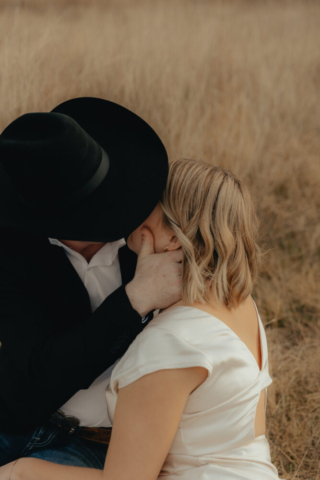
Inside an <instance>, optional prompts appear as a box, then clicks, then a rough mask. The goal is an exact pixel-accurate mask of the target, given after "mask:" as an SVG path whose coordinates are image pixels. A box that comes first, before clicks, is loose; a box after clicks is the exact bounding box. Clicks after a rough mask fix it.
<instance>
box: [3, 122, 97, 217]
mask: <svg viewBox="0 0 320 480" xmlns="http://www.w3.org/2000/svg"><path fill="white" fill-rule="evenodd" d="M101 157H102V150H101V147H100V146H99V144H98V143H97V142H96V141H95V140H94V139H93V138H92V137H90V136H89V135H88V134H87V133H86V132H85V131H84V130H83V129H82V128H81V127H80V125H79V124H78V123H77V122H76V121H75V120H73V119H72V118H71V117H69V116H67V115H64V114H61V113H28V114H25V115H22V116H21V117H19V118H18V119H16V120H15V121H14V122H12V123H11V124H10V125H9V126H8V127H7V128H6V129H5V130H4V131H3V133H2V134H1V136H0V165H1V168H2V170H3V171H4V172H5V174H6V176H7V178H8V179H9V181H10V183H11V184H12V185H13V186H14V187H15V189H16V191H17V192H18V194H19V197H20V198H21V200H22V201H23V203H25V204H26V205H28V206H33V207H35V208H37V207H39V208H46V207H49V208H52V207H54V205H55V204H56V203H58V204H62V203H63V201H64V200H65V199H67V198H68V197H69V196H70V194H73V193H74V192H76V191H77V190H79V189H81V187H83V185H85V184H86V183H87V182H88V180H89V179H90V178H91V177H92V176H93V175H94V174H95V172H96V171H97V169H98V168H99V165H100V162H101Z"/></svg>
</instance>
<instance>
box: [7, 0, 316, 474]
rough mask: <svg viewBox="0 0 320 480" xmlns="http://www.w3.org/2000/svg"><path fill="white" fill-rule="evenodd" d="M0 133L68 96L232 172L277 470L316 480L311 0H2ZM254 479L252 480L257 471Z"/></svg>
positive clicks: (179, 152) (179, 153)
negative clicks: (251, 211) (253, 244)
mask: <svg viewBox="0 0 320 480" xmlns="http://www.w3.org/2000/svg"><path fill="white" fill-rule="evenodd" d="M0 65H1V67H0V68H1V77H0V102H1V110H0V128H1V129H2V128H4V127H5V126H6V125H7V124H8V123H9V122H10V121H12V120H13V119H14V118H15V117H16V116H18V115H20V114H22V113H25V112H29V111H48V110H50V109H52V108H53V107H54V106H55V105H56V104H58V103H59V102H61V101H63V100H65V99H67V98H70V97H76V96H82V95H89V96H99V97H104V98H107V99H110V100H113V101H116V102H119V103H121V104H123V105H124V106H126V107H128V108H131V109H133V110H134V111H135V112H137V113H138V114H140V115H141V116H142V117H143V118H145V119H146V120H147V121H148V122H149V123H150V124H151V125H152V126H153V127H154V128H155V129H156V131H157V132H158V133H159V135H160V136H161V138H162V139H163V141H164V143H165V145H166V148H167V150H168V152H169V155H170V158H171V159H172V160H173V159H176V158H179V157H186V158H198V159H203V160H205V161H207V162H212V163H213V164H219V165H221V166H224V167H226V168H228V169H231V170H232V171H234V172H235V173H236V174H237V175H238V176H239V177H240V178H241V179H243V180H244V181H245V182H246V183H247V184H248V186H249V187H250V190H251V192H252V195H253V197H254V200H255V203H256V206H257V209H258V212H259V217H260V222H261V244H262V246H263V247H264V249H265V251H266V256H265V263H264V268H263V272H262V274H261V278H260V281H259V284H258V286H257V287H256V289H255V292H254V297H255V299H256V301H257V302H258V307H259V309H260V313H261V316H262V318H263V321H264V324H265V327H266V332H267V336H268V342H269V356H270V369H271V375H272V376H273V379H274V382H273V384H272V386H270V388H269V392H268V409H267V420H268V438H269V440H270V443H271V452H272V460H273V462H274V463H275V465H276V466H277V468H278V469H279V473H280V476H281V478H286V479H288V480H289V479H290V480H293V479H305V480H316V479H318V480H319V479H320V294H319V289H320V288H319V287H320V2H318V1H309V0H296V1H286V0H283V1H282V0H277V1H272V0H270V1H269V0H265V1H263V0H239V1H237V0H221V1H215V0H207V1H206V0H162V1H160V0H158V1H151V0H150V1H142V0H141V1H140V0H113V1H107V0H106V1H103V0H101V1H94V0H87V1H82V2H81V1H77V0H74V1H68V0H55V1H54V0H51V1H49V0H48V2H47V1H45V0H38V1H36V0H35V1H31V0H30V1H28V0H25V1H19V0H18V1H15V0H8V1H3V0H2V1H1V0H0ZM257 480H259V479H257Z"/></svg>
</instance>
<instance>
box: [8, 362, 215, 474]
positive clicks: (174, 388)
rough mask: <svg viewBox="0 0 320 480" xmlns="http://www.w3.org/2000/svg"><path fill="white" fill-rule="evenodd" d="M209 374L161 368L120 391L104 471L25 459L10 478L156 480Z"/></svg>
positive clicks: (193, 369)
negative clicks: (185, 411)
mask: <svg viewBox="0 0 320 480" xmlns="http://www.w3.org/2000/svg"><path fill="white" fill-rule="evenodd" d="M207 375H208V371H207V370H206V369H205V368H203V367H193V368H182V369H181V368H180V369H172V370H159V371H157V372H153V373H150V374H148V375H145V376H144V377H141V378H139V379H138V380H136V381H135V382H133V383H131V384H130V385H128V386H126V387H124V388H121V389H120V390H119V394H118V400H117V405H116V410H115V417H114V422H113V428H112V435H111V441H110V445H109V449H108V453H107V458H106V463H105V468H104V471H103V472H102V471H101V470H95V469H87V468H78V467H66V466H62V465H56V464H53V463H49V462H45V461H43V460H37V459H31V458H23V459H21V460H19V462H18V463H17V464H16V465H15V467H14V469H13V472H12V476H11V480H156V479H157V478H158V475H159V472H160V470H161V467H162V465H163V463H164V461H165V459H166V456H167V454H168V451H169V449H170V446H171V444H172V441H173V439H174V436H175V434H176V431H177V428H178V425H179V422H180V418H181V415H182V412H183V409H184V406H185V403H186V401H187V399H188V396H189V395H190V393H192V392H193V391H194V390H195V389H196V388H197V387H198V386H199V385H201V383H203V382H204V380H205V379H206V378H207ZM3 468H6V467H3ZM7 479H8V476H5V473H4V472H3V476H2V469H1V468H0V480H7Z"/></svg>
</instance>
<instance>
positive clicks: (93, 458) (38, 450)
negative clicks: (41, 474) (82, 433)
mask: <svg viewBox="0 0 320 480" xmlns="http://www.w3.org/2000/svg"><path fill="white" fill-rule="evenodd" d="M78 433H79V428H77V429H76V430H75V432H74V433H72V434H70V433H68V432H66V431H64V430H62V429H60V428H58V427H56V426H53V425H50V424H45V425H42V426H41V427H38V428H36V429H35V430H34V431H33V432H31V433H30V434H27V435H20V434H9V433H1V432H0V466H2V465H6V464H7V463H9V462H12V461H13V460H16V459H17V458H21V457H32V458H40V459H41V460H47V461H49V462H53V463H58V464H60V465H73V466H75V467H87V468H98V469H100V470H102V469H103V466H104V462H105V458H106V455H107V450H108V445H104V444H101V443H96V442H92V441H90V440H85V439H82V438H80V437H79V436H78Z"/></svg>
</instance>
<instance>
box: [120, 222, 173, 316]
mask: <svg viewBox="0 0 320 480" xmlns="http://www.w3.org/2000/svg"><path fill="white" fill-rule="evenodd" d="M181 261H182V251H181V250H175V251H174V252H166V253H158V254H155V253H154V238H153V235H152V233H151V232H150V230H148V229H147V228H144V229H143V230H142V247H141V251H140V254H139V256H138V263H137V269H136V273H135V276H134V279H133V280H132V281H131V282H130V283H128V285H127V286H126V292H127V295H128V297H129V300H130V302H131V305H132V307H133V308H134V309H135V310H136V311H137V312H138V313H139V314H140V315H141V317H144V316H145V315H147V313H149V312H150V311H151V310H156V309H158V308H159V309H160V310H162V309H164V308H167V307H170V306H171V305H173V304H174V303H177V302H179V300H181V273H182V265H181V263H180V262H181Z"/></svg>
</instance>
